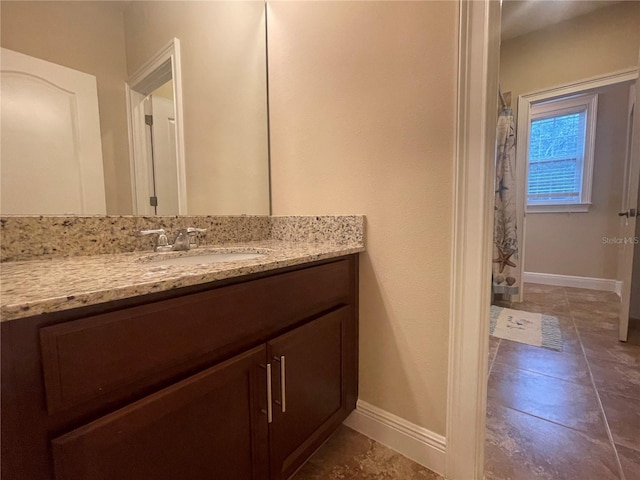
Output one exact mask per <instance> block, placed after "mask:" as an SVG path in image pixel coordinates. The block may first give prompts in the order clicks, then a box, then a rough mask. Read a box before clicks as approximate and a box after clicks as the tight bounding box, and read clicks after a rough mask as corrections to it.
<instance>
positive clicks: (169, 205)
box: [151, 95, 180, 215]
mask: <svg viewBox="0 0 640 480" xmlns="http://www.w3.org/2000/svg"><path fill="white" fill-rule="evenodd" d="M151 110H152V112H153V178H154V183H155V194H156V197H157V203H158V205H157V208H156V213H157V215H178V214H179V213H180V212H179V211H178V163H177V161H176V119H175V114H174V109H173V100H169V99H168V98H163V97H159V96H157V95H151Z"/></svg>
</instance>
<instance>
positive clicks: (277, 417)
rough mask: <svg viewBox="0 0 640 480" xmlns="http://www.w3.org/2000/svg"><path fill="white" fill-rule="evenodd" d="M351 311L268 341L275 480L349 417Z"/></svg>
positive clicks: (305, 456)
mask: <svg viewBox="0 0 640 480" xmlns="http://www.w3.org/2000/svg"><path fill="white" fill-rule="evenodd" d="M349 312H350V308H349V307H343V308H341V309H339V310H336V311H334V312H332V313H329V314H327V315H324V316H322V317H320V318H318V319H316V320H313V321H312V322H310V323H308V324H306V325H303V326H301V327H299V328H297V329H295V330H293V331H291V332H289V333H286V334H284V335H282V336H280V337H278V338H276V339H275V340H273V341H271V342H269V344H268V348H269V358H270V362H271V364H272V370H273V385H272V398H273V402H274V406H273V422H272V423H271V426H270V434H271V437H270V438H271V444H270V447H271V479H272V480H280V479H286V478H288V477H289V476H290V475H291V474H292V473H293V472H295V470H296V469H297V468H298V467H299V466H300V465H301V464H302V463H303V462H304V461H305V460H306V459H307V457H308V456H309V455H310V454H311V453H312V452H313V451H314V450H315V449H316V448H317V447H318V446H319V444H320V443H321V442H322V441H324V439H325V438H326V437H327V436H328V435H329V434H330V433H331V432H332V431H333V429H335V427H336V426H337V424H338V423H340V422H341V421H342V420H343V419H344V417H345V416H346V413H345V395H344V393H345V392H344V378H345V375H344V370H343V368H344V362H343V346H344V345H345V342H344V341H343V337H344V335H343V331H344V327H345V324H346V322H347V321H348V319H349Z"/></svg>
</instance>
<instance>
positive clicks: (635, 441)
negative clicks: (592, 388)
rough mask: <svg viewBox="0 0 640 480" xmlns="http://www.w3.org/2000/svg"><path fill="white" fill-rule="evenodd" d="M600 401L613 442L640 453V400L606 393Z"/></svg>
mask: <svg viewBox="0 0 640 480" xmlns="http://www.w3.org/2000/svg"><path fill="white" fill-rule="evenodd" d="M600 400H601V401H602V406H603V408H604V413H605V415H606V417H607V422H608V423H609V428H610V429H611V435H613V441H614V442H615V443H616V444H619V445H624V446H625V447H628V448H633V449H634V450H638V451H640V408H638V407H639V405H640V400H639V399H637V398H630V397H624V396H622V395H616V394H614V393H610V392H605V391H601V392H600ZM639 478H640V477H639Z"/></svg>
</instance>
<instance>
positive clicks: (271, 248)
mask: <svg viewBox="0 0 640 480" xmlns="http://www.w3.org/2000/svg"><path fill="white" fill-rule="evenodd" d="M213 250H215V251H220V250H222V251H229V252H256V253H261V254H263V255H264V256H261V257H259V258H254V259H247V260H239V261H234V262H220V263H209V264H200V265H161V264H159V263H154V261H153V260H154V258H157V257H158V256H160V255H162V256H163V257H164V258H168V257H172V256H184V255H196V254H206V253H212V252H213ZM364 250H365V248H364V245H363V244H362V243H360V242H354V243H333V242H332V243H322V242H317V243H305V242H288V241H279V240H264V241H255V242H246V243H241V244H224V245H220V246H215V245H209V246H201V247H199V248H198V249H196V250H192V251H190V252H167V253H158V254H154V253H153V252H150V251H145V252H135V253H115V254H105V255H93V256H75V257H67V258H53V259H39V260H30V261H16V262H5V263H1V264H0V271H1V274H2V283H1V285H0V319H1V321H3V322H4V321H9V320H15V319H18V318H23V317H30V316H33V315H38V314H41V313H45V312H55V311H62V310H69V309H72V308H77V307H83V306H87V305H93V304H99V303H104V302H109V301H111V300H119V299H123V298H129V297H135V296H138V295H145V294H149V293H155V292H162V291H165V290H171V289H174V288H179V287H187V286H191V285H198V284H203V283H208V282H213V281H216V280H223V279H226V278H232V277H239V276H242V275H248V274H252V273H258V272H265V271H269V270H275V269H278V268H283V267H289V266H294V265H300V264H304V263H309V262H314V261H317V260H324V259H328V258H334V257H339V256H342V255H349V254H352V253H358V252H363V251H364Z"/></svg>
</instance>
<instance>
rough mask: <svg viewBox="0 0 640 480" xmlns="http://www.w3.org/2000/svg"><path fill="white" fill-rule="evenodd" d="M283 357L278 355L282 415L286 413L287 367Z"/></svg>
mask: <svg viewBox="0 0 640 480" xmlns="http://www.w3.org/2000/svg"><path fill="white" fill-rule="evenodd" d="M284 362H285V358H284V355H280V408H281V409H282V413H285V412H286V411H287V380H286V378H287V367H286V366H285V363H284Z"/></svg>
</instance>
